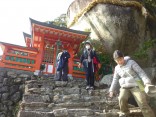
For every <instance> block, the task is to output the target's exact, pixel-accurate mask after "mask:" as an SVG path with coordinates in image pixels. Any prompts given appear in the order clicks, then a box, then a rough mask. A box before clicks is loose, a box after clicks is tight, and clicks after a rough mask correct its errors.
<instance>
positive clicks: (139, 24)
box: [67, 0, 156, 66]
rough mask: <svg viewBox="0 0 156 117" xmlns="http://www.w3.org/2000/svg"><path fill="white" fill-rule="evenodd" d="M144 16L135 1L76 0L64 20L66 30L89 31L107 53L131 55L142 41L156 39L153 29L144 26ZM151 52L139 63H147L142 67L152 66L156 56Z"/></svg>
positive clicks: (143, 9)
mask: <svg viewBox="0 0 156 117" xmlns="http://www.w3.org/2000/svg"><path fill="white" fill-rule="evenodd" d="M147 14H148V13H147V11H146V9H145V8H144V7H143V5H142V4H141V3H139V2H138V1H117V0H115V1H113V0H112V1H109V0H108V1H107V0H85V1H84V0H75V1H74V2H73V3H72V4H71V5H70V6H69V8H68V12H67V17H68V26H69V28H71V29H76V30H82V31H85V30H90V32H91V35H90V37H91V38H92V39H98V40H100V41H101V44H102V46H104V47H105V49H106V51H107V52H108V53H110V54H112V53H113V51H114V50H115V49H119V50H122V51H123V52H124V53H125V55H126V54H128V55H133V54H134V52H135V51H137V49H138V48H139V46H140V45H141V44H142V43H143V42H144V41H145V40H148V39H151V38H154V37H156V34H154V33H153V32H155V31H156V28H152V29H151V28H149V27H148V26H149V25H147V21H149V20H147V19H148V15H147ZM154 24H155V25H156V23H154ZM153 51H154V50H150V51H149V53H150V54H149V56H150V57H149V59H146V60H142V61H141V62H142V63H145V61H146V64H145V66H148V65H151V64H152V62H153V60H154V56H156V54H155V53H154V52H153ZM147 62H148V63H149V64H147Z"/></svg>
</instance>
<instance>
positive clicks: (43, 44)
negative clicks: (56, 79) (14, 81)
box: [0, 19, 90, 78]
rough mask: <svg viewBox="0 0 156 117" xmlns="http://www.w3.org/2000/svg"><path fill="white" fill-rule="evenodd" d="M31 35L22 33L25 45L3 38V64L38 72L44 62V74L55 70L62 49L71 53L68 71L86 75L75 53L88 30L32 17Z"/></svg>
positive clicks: (0, 64) (52, 72)
mask: <svg viewBox="0 0 156 117" xmlns="http://www.w3.org/2000/svg"><path fill="white" fill-rule="evenodd" d="M30 22H31V35H29V34H26V33H23V35H24V39H25V43H26V47H24V46H19V45H14V44H9V43H4V42H0V46H1V48H2V50H3V55H2V57H1V60H0V67H4V68H12V69H17V70H26V71H31V72H35V71H36V70H40V66H41V65H42V64H44V65H45V69H44V71H43V73H44V74H55V73H56V57H57V54H58V53H59V52H60V51H61V50H62V49H66V50H68V52H69V53H70V56H71V57H70V59H69V74H70V75H72V76H73V77H78V78H84V72H83V70H82V69H79V68H78V67H77V62H78V61H79V58H77V57H75V54H76V53H77V51H78V49H79V46H80V44H81V43H82V42H83V41H84V40H86V38H87V37H88V36H89V34H90V33H89V32H83V31H78V30H72V29H69V28H64V27H59V26H56V25H53V24H48V23H45V22H39V21H36V20H33V19H30Z"/></svg>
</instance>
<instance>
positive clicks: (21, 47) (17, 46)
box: [0, 41, 38, 52]
mask: <svg viewBox="0 0 156 117" xmlns="http://www.w3.org/2000/svg"><path fill="white" fill-rule="evenodd" d="M0 45H4V46H12V47H15V48H20V49H24V50H31V51H35V52H37V51H38V50H37V49H36V48H32V47H25V46H20V45H16V44H10V43H5V42H1V41H0Z"/></svg>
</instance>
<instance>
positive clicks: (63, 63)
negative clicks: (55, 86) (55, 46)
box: [56, 50, 70, 81]
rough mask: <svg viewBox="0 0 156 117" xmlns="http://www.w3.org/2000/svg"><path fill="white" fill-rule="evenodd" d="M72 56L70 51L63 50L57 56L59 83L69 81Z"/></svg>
mask: <svg viewBox="0 0 156 117" xmlns="http://www.w3.org/2000/svg"><path fill="white" fill-rule="evenodd" d="M69 58H70V54H69V53H68V51H66V50H63V51H62V52H60V53H59V54H58V55H57V75H56V80H57V81H61V80H63V81H68V76H67V75H68V59H69Z"/></svg>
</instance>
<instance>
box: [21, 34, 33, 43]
mask: <svg viewBox="0 0 156 117" xmlns="http://www.w3.org/2000/svg"><path fill="white" fill-rule="evenodd" d="M23 36H24V40H25V39H26V38H30V39H31V35H30V34H27V33H25V32H23ZM25 42H26V40H25Z"/></svg>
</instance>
